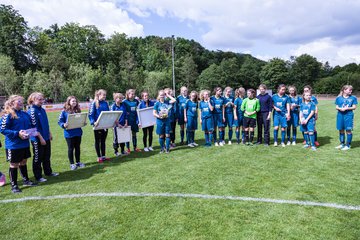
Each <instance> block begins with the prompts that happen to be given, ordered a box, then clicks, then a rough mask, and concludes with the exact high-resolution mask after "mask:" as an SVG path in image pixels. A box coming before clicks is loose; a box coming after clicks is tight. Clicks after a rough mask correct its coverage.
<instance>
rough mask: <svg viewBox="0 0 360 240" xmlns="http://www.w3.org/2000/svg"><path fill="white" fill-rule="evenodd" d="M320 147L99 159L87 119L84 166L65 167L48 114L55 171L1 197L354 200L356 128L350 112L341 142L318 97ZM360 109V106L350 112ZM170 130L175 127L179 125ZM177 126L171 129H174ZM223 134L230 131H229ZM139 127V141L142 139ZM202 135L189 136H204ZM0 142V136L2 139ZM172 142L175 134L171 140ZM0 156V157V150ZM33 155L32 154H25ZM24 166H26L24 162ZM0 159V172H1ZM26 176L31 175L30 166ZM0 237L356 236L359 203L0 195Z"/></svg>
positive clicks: (327, 104) (329, 110)
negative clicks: (350, 131) (342, 145)
mask: <svg viewBox="0 0 360 240" xmlns="http://www.w3.org/2000/svg"><path fill="white" fill-rule="evenodd" d="M319 109H320V113H319V121H318V123H317V128H318V132H319V142H320V144H321V146H320V147H319V148H318V151H317V152H312V151H310V150H308V149H303V148H302V144H301V142H302V137H301V134H298V135H300V136H299V138H301V139H299V140H298V144H297V145H296V146H287V147H285V148H282V147H273V146H270V147H268V148H266V147H264V146H252V147H248V146H244V145H237V144H233V145H231V146H229V145H226V146H224V147H211V148H205V147H203V146H199V147H197V148H194V149H190V148H188V147H185V146H181V147H177V148H176V149H175V150H173V151H171V153H170V154H159V148H158V143H157V136H156V135H154V142H155V144H154V145H155V147H156V148H155V151H154V152H149V153H145V152H141V153H131V155H129V156H126V157H114V155H113V152H112V131H111V130H110V131H109V136H108V139H107V152H108V155H109V156H111V157H112V159H111V161H110V162H106V163H104V164H101V165H100V164H98V163H97V162H96V154H95V150H94V147H93V132H92V130H91V127H90V126H87V127H86V128H85V129H84V136H83V139H82V140H83V142H82V145H81V146H82V152H81V153H82V156H81V159H82V161H83V162H84V163H86V165H87V166H86V168H84V169H79V170H76V171H70V168H69V163H68V160H67V148H66V143H65V140H64V138H63V135H62V134H63V133H62V130H61V129H60V127H58V126H57V124H56V123H57V117H58V113H56V112H55V113H49V119H50V124H51V129H52V131H53V135H54V141H53V142H52V151H53V152H52V167H53V169H54V171H58V172H60V176H58V177H55V178H49V180H48V182H46V183H43V184H40V186H38V187H34V188H24V187H22V190H23V192H22V193H21V194H19V195H14V194H12V193H11V192H10V186H9V185H6V186H5V187H2V188H0V201H1V200H6V199H17V198H24V197H31V196H55V195H66V194H88V193H182V194H204V195H216V196H240V197H252V198H268V199H282V200H299V201H311V202H321V203H336V204H340V205H349V206H360V198H359V193H360V184H359V181H360V174H359V172H360V163H359V160H358V156H359V153H360V140H359V139H360V131H359V129H358V128H357V125H358V122H359V121H358V117H357V116H358V113H357V112H355V131H354V138H353V140H354V141H353V144H352V149H351V150H350V151H347V152H343V151H340V150H336V149H334V147H335V146H337V145H338V132H337V131H336V128H335V117H336V111H335V107H334V104H333V101H325V100H324V101H321V102H320V105H319ZM357 111H359V110H357ZM177 130H179V129H178V128H177ZM178 135H179V134H177V136H178ZM226 136H227V134H226ZM141 138H142V134H141V133H140V134H139V136H138V142H139V145H140V147H142V141H141ZM203 138H204V137H203V133H202V132H201V131H200V130H199V131H197V134H196V139H197V142H198V143H201V144H203V143H204V140H203ZM2 140H3V137H2ZM177 141H178V139H177ZM0 157H1V159H5V154H4V151H3V150H2V151H1V155H0ZM29 162H30V163H31V160H30V161H29ZM30 165H31V164H30ZM7 168H8V164H7V163H6V162H5V161H1V164H0V170H1V171H2V172H5V173H7ZM29 172H30V177H31V178H33V175H32V171H31V167H29ZM0 208H1V211H0V219H1V220H2V222H3V224H2V226H1V228H0V235H1V236H4V239H19V238H21V239H24V238H26V239H54V238H56V239H88V238H90V237H91V238H94V239H105V238H108V239H117V238H128V239H143V238H145V239H174V238H176V239H359V238H360V230H359V227H358V226H359V222H360V211H359V210H345V209H335V208H329V207H320V206H303V205H292V204H277V203H265V202H256V201H240V200H229V199H199V198H189V197H161V196H153V197H149V196H148V197H139V196H133V197H117V196H112V197H109V196H107V197H83V198H68V199H49V200H37V201H26V202H12V203H3V202H0Z"/></svg>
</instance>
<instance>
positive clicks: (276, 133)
mask: <svg viewBox="0 0 360 240" xmlns="http://www.w3.org/2000/svg"><path fill="white" fill-rule="evenodd" d="M278 132H279V131H278V130H275V129H274V142H277V141H278Z"/></svg>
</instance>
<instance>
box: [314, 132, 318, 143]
mask: <svg viewBox="0 0 360 240" xmlns="http://www.w3.org/2000/svg"><path fill="white" fill-rule="evenodd" d="M314 139H315V142H316V141H317V140H318V137H317V131H314Z"/></svg>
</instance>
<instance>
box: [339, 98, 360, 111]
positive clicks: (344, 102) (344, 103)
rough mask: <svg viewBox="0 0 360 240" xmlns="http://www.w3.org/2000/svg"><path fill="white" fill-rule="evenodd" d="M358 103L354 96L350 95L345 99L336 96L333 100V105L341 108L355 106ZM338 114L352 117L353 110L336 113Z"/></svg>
mask: <svg viewBox="0 0 360 240" xmlns="http://www.w3.org/2000/svg"><path fill="white" fill-rule="evenodd" d="M357 104H358V101H357V98H356V97H355V96H352V95H350V96H349V97H347V98H345V97H343V96H338V97H337V98H336V100H335V105H336V106H338V107H340V108H342V107H352V106H354V105H357ZM338 113H339V114H343V115H353V114H354V113H353V110H347V111H345V112H341V111H338Z"/></svg>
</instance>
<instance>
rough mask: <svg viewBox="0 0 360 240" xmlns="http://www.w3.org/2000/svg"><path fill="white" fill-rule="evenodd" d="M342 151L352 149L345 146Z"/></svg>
mask: <svg viewBox="0 0 360 240" xmlns="http://www.w3.org/2000/svg"><path fill="white" fill-rule="evenodd" d="M341 150H342V151H347V150H350V147H349V146H345V147H343V148H342V149H341Z"/></svg>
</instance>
